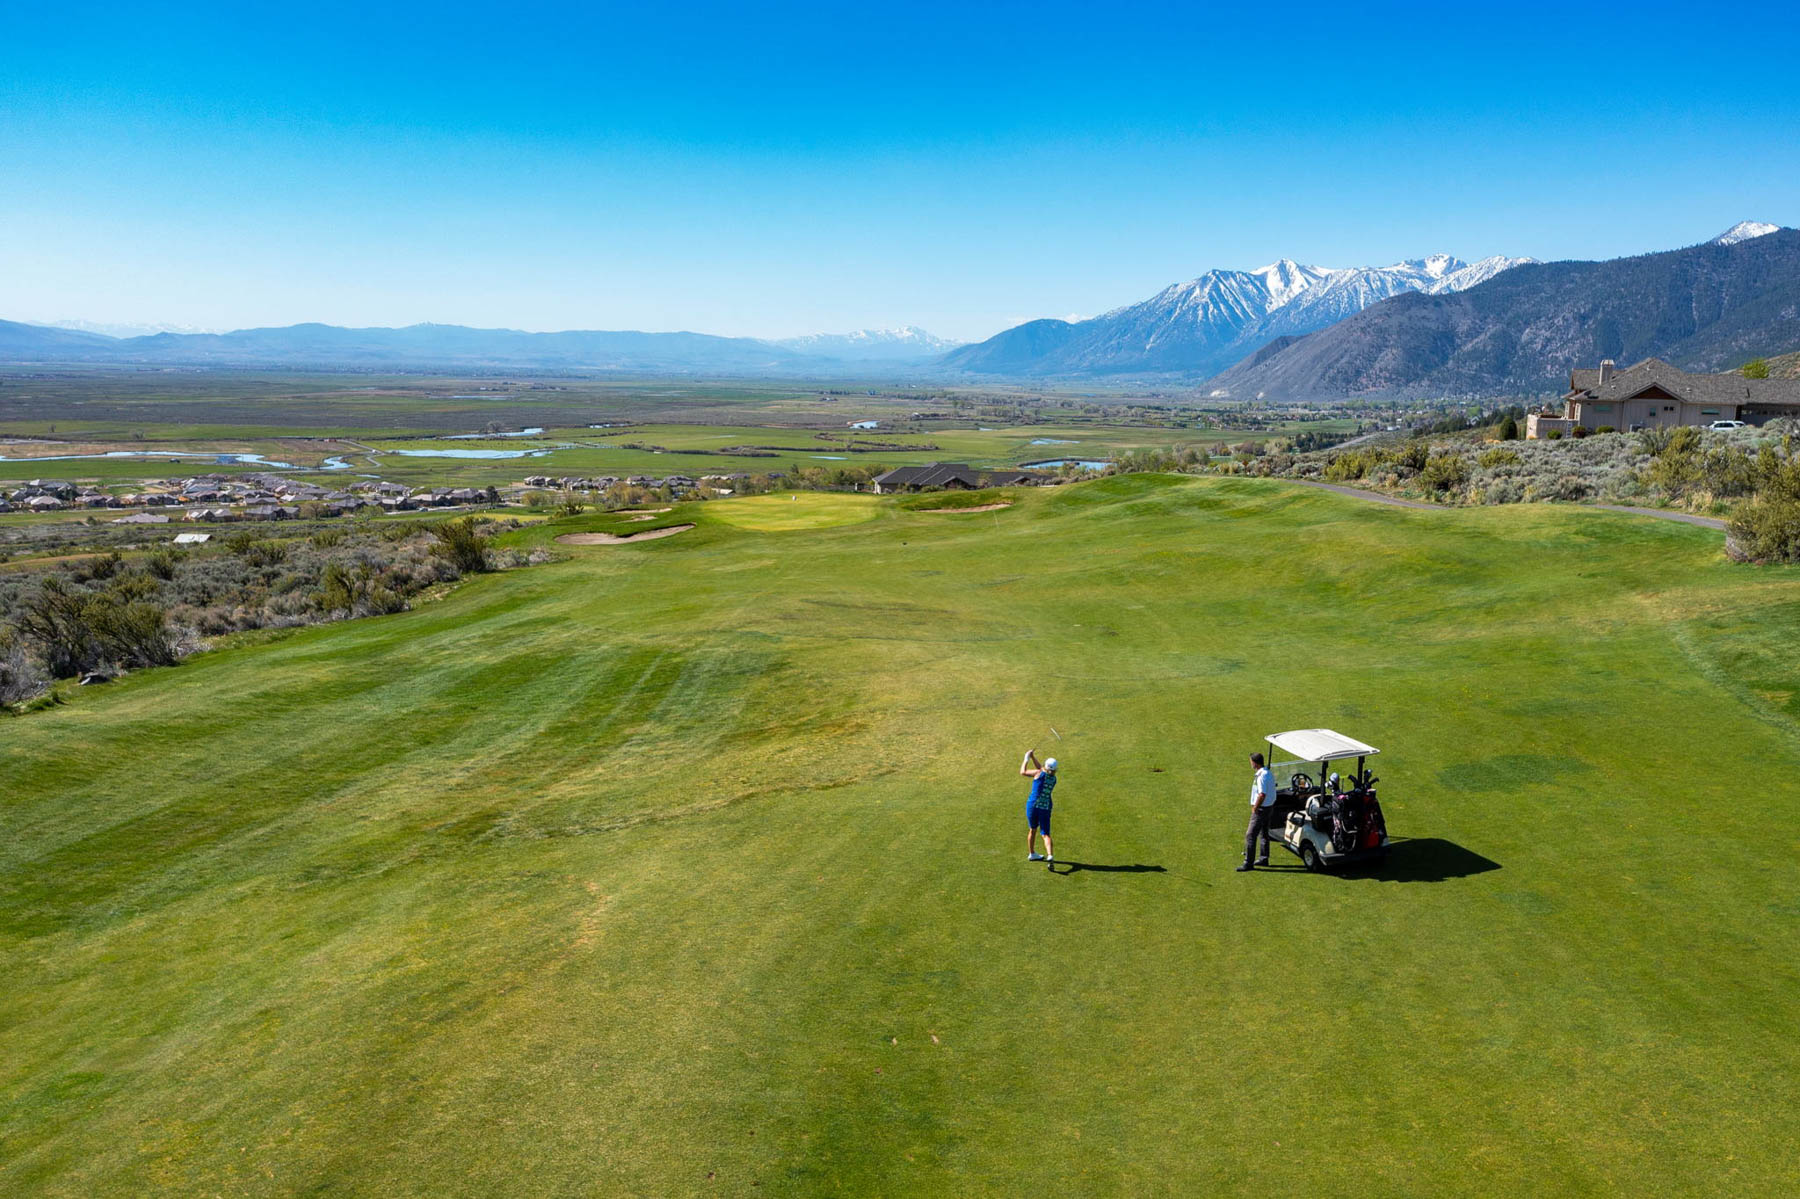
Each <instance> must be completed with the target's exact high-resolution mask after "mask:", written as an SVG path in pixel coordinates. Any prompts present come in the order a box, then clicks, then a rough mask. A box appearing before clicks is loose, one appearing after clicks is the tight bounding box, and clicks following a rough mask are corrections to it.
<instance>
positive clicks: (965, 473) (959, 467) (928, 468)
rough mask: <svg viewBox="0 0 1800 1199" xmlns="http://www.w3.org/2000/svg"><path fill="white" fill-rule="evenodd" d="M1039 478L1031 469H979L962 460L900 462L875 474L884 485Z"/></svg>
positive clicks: (988, 482)
mask: <svg viewBox="0 0 1800 1199" xmlns="http://www.w3.org/2000/svg"><path fill="white" fill-rule="evenodd" d="M1035 478H1037V476H1036V475H1034V474H1032V473H1031V472H1030V471H1028V470H977V469H976V468H974V467H972V466H969V465H968V464H966V463H962V462H932V463H928V464H927V465H925V466H897V467H895V468H894V469H893V470H890V471H886V472H884V473H882V474H879V475H876V476H875V482H876V483H878V484H880V485H881V486H883V487H942V486H944V485H945V484H946V483H962V484H965V485H967V486H969V487H999V486H1002V485H1004V484H1007V483H1026V482H1030V481H1031V480H1033V479H1035Z"/></svg>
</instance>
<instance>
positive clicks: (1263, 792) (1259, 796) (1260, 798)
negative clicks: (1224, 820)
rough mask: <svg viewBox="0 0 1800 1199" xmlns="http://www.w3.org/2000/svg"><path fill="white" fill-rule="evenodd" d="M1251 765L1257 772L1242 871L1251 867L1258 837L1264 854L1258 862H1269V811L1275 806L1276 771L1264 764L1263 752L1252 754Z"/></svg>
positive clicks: (1251, 798) (1251, 796) (1251, 797)
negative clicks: (1251, 859)
mask: <svg viewBox="0 0 1800 1199" xmlns="http://www.w3.org/2000/svg"><path fill="white" fill-rule="evenodd" d="M1250 765H1251V766H1252V767H1254V768H1255V770H1256V774H1255V775H1254V776H1253V777H1252V778H1251V780H1250V827H1249V828H1247V829H1245V830H1244V864H1243V865H1242V866H1239V867H1238V869H1239V870H1240V871H1243V870H1248V869H1250V858H1251V855H1252V854H1254V853H1255V851H1256V840H1257V838H1258V837H1260V838H1262V856H1261V857H1260V858H1257V859H1256V864H1257V865H1258V866H1267V865H1268V864H1269V813H1270V811H1271V810H1272V809H1273V808H1274V807H1275V773H1274V772H1273V771H1271V770H1270V769H1269V768H1268V767H1267V766H1265V765H1263V756H1262V755H1261V754H1251V755H1250Z"/></svg>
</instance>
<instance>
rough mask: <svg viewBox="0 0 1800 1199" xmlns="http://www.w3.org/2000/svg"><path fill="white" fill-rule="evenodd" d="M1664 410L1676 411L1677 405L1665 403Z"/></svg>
mask: <svg viewBox="0 0 1800 1199" xmlns="http://www.w3.org/2000/svg"><path fill="white" fill-rule="evenodd" d="M1663 411H1664V412H1673V411H1675V405H1673V404H1664V405H1663Z"/></svg>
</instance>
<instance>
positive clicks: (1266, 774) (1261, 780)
mask: <svg viewBox="0 0 1800 1199" xmlns="http://www.w3.org/2000/svg"><path fill="white" fill-rule="evenodd" d="M1264 793H1267V795H1268V798H1267V799H1265V800H1263V804H1262V806H1263V807H1265V808H1269V807H1274V806H1275V772H1274V771H1272V770H1270V769H1269V768H1268V767H1267V766H1264V767H1263V768H1262V769H1261V770H1259V771H1257V772H1256V777H1255V778H1254V779H1252V780H1251V781H1250V802H1251V803H1252V804H1254V803H1255V802H1256V797H1257V796H1258V795H1260V794H1264Z"/></svg>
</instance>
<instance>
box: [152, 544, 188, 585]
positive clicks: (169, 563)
mask: <svg viewBox="0 0 1800 1199" xmlns="http://www.w3.org/2000/svg"><path fill="white" fill-rule="evenodd" d="M180 561H181V555H180V554H177V553H176V552H175V551H174V550H167V549H163V550H152V551H151V552H150V554H149V555H148V556H147V557H146V558H145V559H144V570H145V572H146V573H147V574H149V575H150V576H151V577H152V578H156V579H161V580H162V581H163V582H165V583H166V582H168V581H169V580H170V579H173V578H174V577H175V567H176V565H177V564H178V563H179V562H180Z"/></svg>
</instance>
